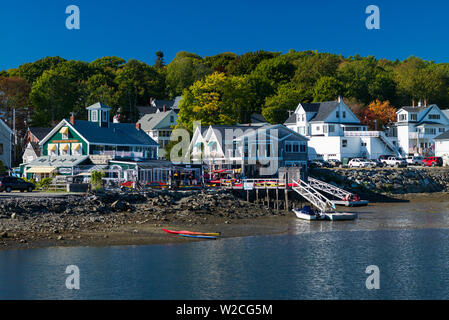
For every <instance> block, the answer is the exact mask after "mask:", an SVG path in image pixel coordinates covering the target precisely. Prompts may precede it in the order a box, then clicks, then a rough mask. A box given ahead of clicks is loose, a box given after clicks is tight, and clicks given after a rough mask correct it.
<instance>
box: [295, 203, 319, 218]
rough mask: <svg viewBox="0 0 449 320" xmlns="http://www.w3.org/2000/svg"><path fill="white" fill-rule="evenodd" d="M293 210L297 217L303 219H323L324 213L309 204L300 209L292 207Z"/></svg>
mask: <svg viewBox="0 0 449 320" xmlns="http://www.w3.org/2000/svg"><path fill="white" fill-rule="evenodd" d="M293 212H294V213H295V214H296V216H297V217H298V218H299V219H303V220H324V219H325V218H326V215H325V214H323V213H321V212H318V211H315V210H313V209H312V208H311V207H310V206H305V207H304V208H302V209H293Z"/></svg>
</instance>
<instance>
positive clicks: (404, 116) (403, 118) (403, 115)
mask: <svg viewBox="0 0 449 320" xmlns="http://www.w3.org/2000/svg"><path fill="white" fill-rule="evenodd" d="M399 121H407V115H406V114H404V113H403V114H400V115H399Z"/></svg>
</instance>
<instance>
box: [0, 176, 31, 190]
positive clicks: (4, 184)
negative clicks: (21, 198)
mask: <svg viewBox="0 0 449 320" xmlns="http://www.w3.org/2000/svg"><path fill="white" fill-rule="evenodd" d="M34 188H35V186H34V184H33V183H31V182H26V181H25V180H23V179H20V178H16V177H0V192H3V191H6V192H11V191H12V190H20V191H21V192H24V191H28V192H32V191H33V190H34Z"/></svg>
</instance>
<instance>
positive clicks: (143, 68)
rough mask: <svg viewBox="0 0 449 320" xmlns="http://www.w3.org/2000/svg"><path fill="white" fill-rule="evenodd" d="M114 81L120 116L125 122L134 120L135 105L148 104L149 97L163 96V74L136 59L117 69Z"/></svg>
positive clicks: (135, 117)
mask: <svg viewBox="0 0 449 320" xmlns="http://www.w3.org/2000/svg"><path fill="white" fill-rule="evenodd" d="M115 82H116V84H117V87H118V92H117V95H118V98H117V99H118V103H119V104H120V106H122V109H123V110H122V116H123V119H125V121H127V122H136V121H137V120H138V116H139V115H138V112H137V109H136V106H138V105H142V106H145V105H148V104H149V102H150V98H152V97H153V98H157V99H163V98H164V97H165V95H164V93H165V88H164V83H165V82H164V78H163V75H162V74H161V73H159V72H157V71H156V69H155V68H154V67H151V66H149V65H147V64H146V63H144V62H140V61H138V60H134V59H132V60H129V61H128V62H127V63H126V64H125V65H123V67H122V68H120V70H118V71H117V77H116V79H115Z"/></svg>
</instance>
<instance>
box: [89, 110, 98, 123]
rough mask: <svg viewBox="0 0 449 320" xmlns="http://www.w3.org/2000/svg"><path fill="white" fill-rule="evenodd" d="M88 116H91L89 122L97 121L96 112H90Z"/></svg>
mask: <svg viewBox="0 0 449 320" xmlns="http://www.w3.org/2000/svg"><path fill="white" fill-rule="evenodd" d="M90 116H91V119H90V120H91V121H93V122H95V121H98V112H97V110H92V111H91V114H90Z"/></svg>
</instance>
